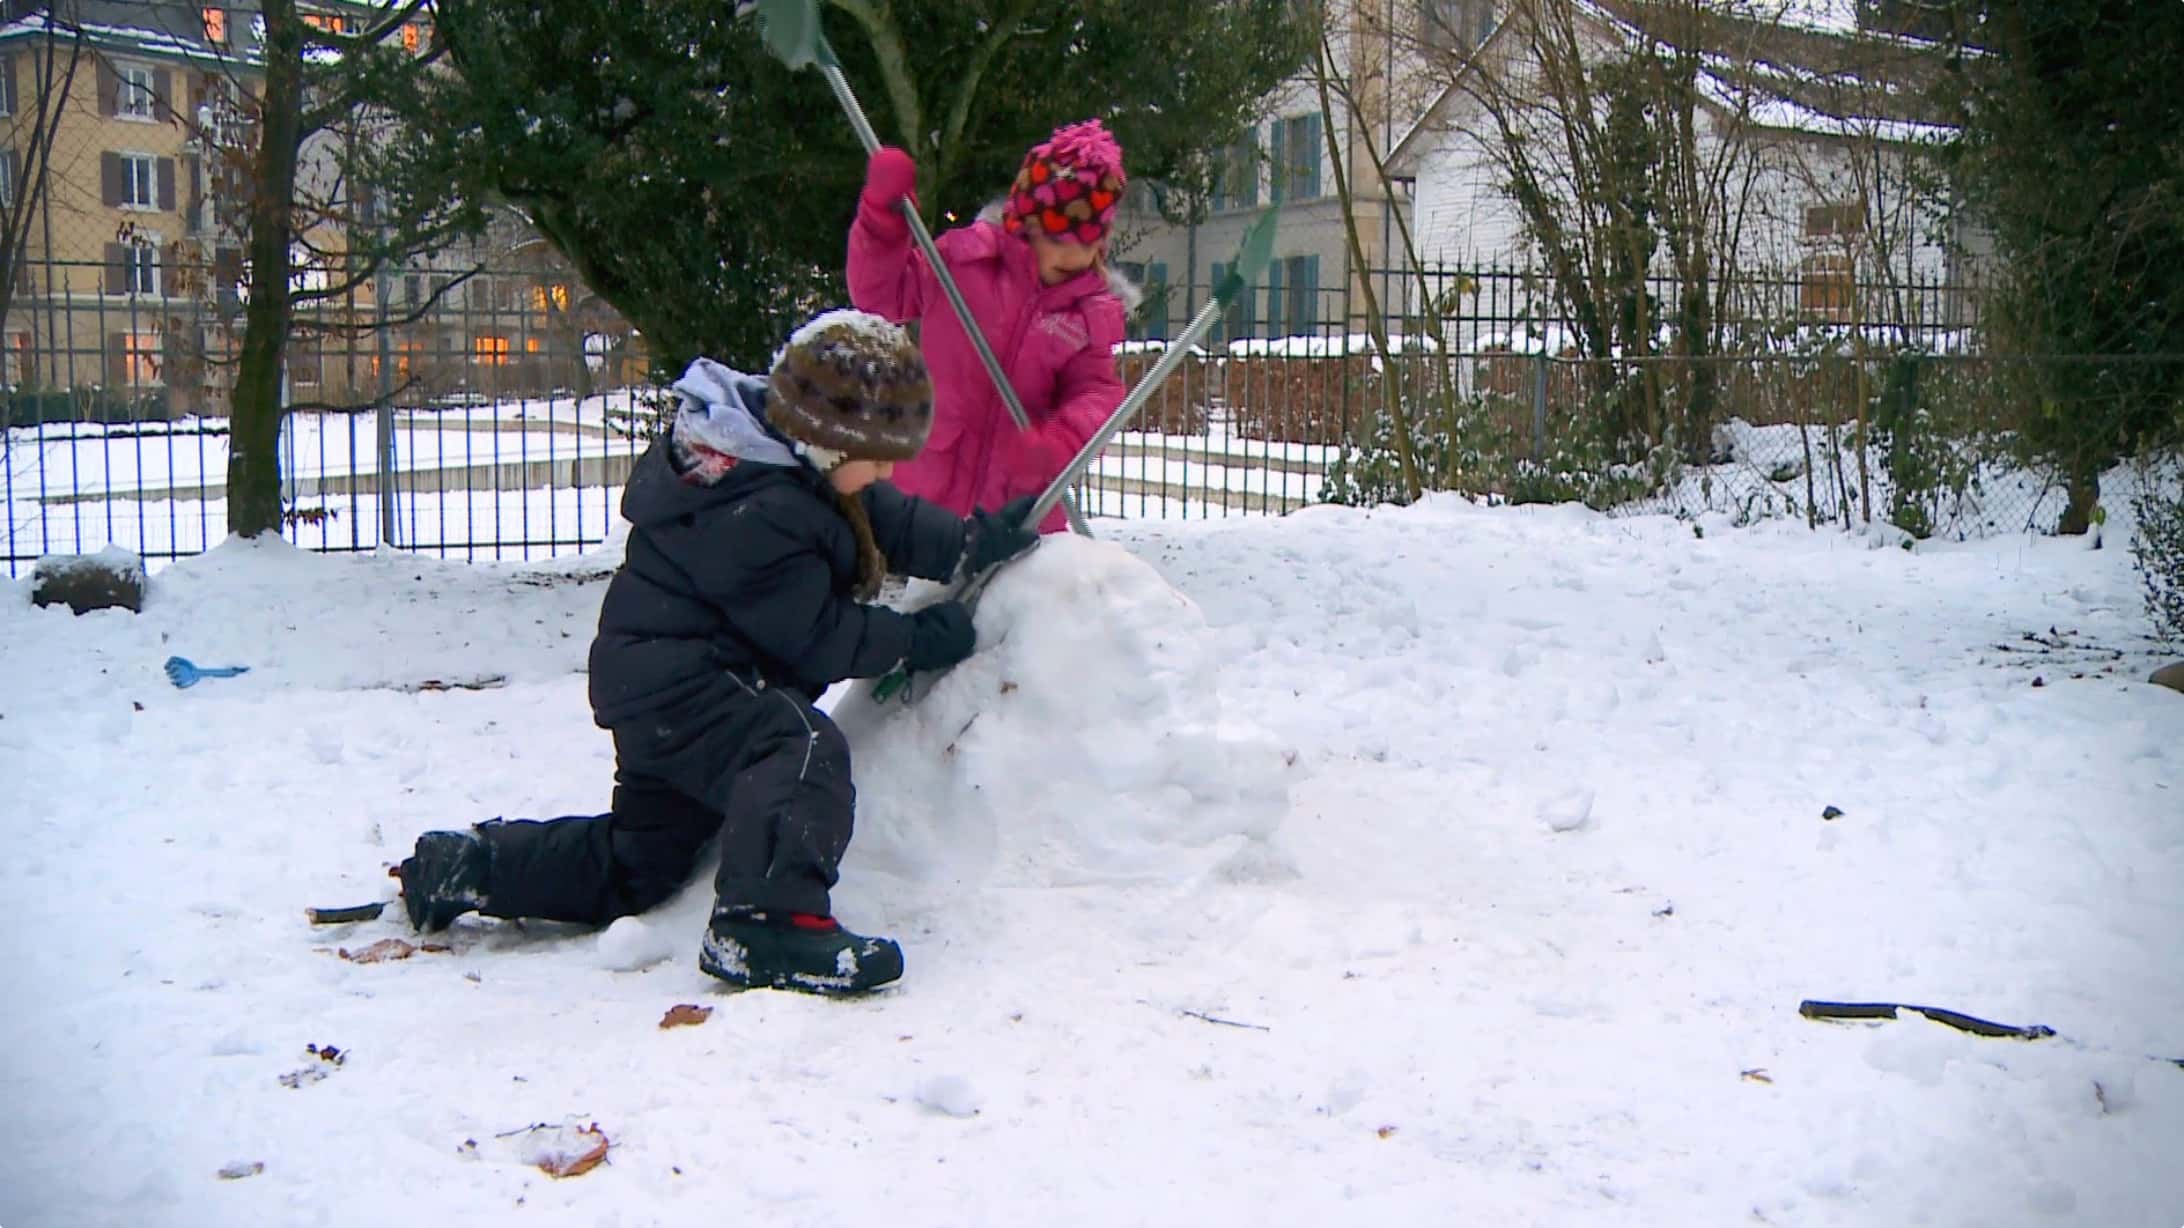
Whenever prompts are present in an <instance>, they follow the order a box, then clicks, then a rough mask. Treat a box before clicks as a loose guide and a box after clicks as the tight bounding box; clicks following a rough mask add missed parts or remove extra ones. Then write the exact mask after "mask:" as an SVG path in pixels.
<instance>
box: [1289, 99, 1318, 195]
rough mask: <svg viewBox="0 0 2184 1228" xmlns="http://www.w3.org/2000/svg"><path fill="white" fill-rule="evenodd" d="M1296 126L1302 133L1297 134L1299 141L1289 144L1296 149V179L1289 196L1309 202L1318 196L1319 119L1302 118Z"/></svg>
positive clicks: (1315, 116) (1316, 117)
mask: <svg viewBox="0 0 2184 1228" xmlns="http://www.w3.org/2000/svg"><path fill="white" fill-rule="evenodd" d="M1298 126H1299V127H1300V128H1302V129H1303V131H1301V132H1299V133H1298V134H1297V135H1298V136H1299V137H1300V138H1301V139H1299V140H1296V141H1293V142H1291V144H1292V147H1293V148H1295V149H1296V159H1297V172H1296V173H1297V179H1296V182H1295V183H1294V184H1292V185H1291V192H1290V194H1291V195H1292V196H1294V197H1296V198H1297V199H1298V200H1310V199H1312V198H1313V197H1315V196H1318V195H1319V160H1320V117H1319V116H1317V115H1307V116H1304V117H1303V120H1302V122H1301V123H1300V124H1299V125H1298Z"/></svg>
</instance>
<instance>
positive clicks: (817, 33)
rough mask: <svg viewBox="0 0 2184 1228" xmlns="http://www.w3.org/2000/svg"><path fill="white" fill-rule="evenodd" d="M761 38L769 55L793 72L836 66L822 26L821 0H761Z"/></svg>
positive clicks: (759, 14) (759, 0)
mask: <svg viewBox="0 0 2184 1228" xmlns="http://www.w3.org/2000/svg"><path fill="white" fill-rule="evenodd" d="M758 36H759V39H760V40H761V41H763V42H764V43H765V44H766V51H767V52H768V54H770V55H772V56H773V57H774V58H775V59H777V60H779V61H781V62H782V63H783V64H786V65H788V66H789V67H790V68H809V67H811V66H812V65H814V64H832V63H834V49H833V48H831V47H829V46H827V36H826V31H825V30H823V29H821V28H820V26H819V0H758Z"/></svg>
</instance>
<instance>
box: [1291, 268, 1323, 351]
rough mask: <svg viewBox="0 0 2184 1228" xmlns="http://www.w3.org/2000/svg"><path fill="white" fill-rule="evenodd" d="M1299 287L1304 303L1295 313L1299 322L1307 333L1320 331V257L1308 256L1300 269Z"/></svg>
mask: <svg viewBox="0 0 2184 1228" xmlns="http://www.w3.org/2000/svg"><path fill="white" fill-rule="evenodd" d="M1298 272H1299V276H1298V277H1297V289H1298V290H1299V291H1300V292H1301V293H1302V297H1303V303H1302V305H1301V306H1299V307H1298V308H1297V310H1296V312H1295V313H1294V314H1295V316H1296V319H1297V323H1298V324H1299V325H1300V326H1301V327H1302V328H1303V330H1304V331H1305V332H1307V333H1311V332H1317V331H1319V302H1320V299H1319V257H1318V256H1306V257H1304V259H1303V261H1302V267H1301V268H1300V269H1299V270H1298Z"/></svg>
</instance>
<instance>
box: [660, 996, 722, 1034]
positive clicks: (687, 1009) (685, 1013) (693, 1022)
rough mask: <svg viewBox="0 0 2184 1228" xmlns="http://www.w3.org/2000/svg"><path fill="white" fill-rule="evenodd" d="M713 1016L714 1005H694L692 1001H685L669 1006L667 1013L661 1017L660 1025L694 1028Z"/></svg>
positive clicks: (664, 1026)
mask: <svg viewBox="0 0 2184 1228" xmlns="http://www.w3.org/2000/svg"><path fill="white" fill-rule="evenodd" d="M712 1017H713V1008H712V1007H710V1006H692V1005H691V1004H690V1003H688V1002H684V1003H680V1004H678V1005H675V1006H670V1007H668V1008H667V1014H666V1015H665V1016H663V1017H662V1018H661V1019H660V1026H661V1027H663V1028H694V1027H696V1026H698V1025H699V1024H701V1023H704V1022H705V1021H706V1020H708V1019H711V1018H712Z"/></svg>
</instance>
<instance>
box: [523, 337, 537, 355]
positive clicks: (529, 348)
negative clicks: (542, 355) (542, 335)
mask: <svg viewBox="0 0 2184 1228" xmlns="http://www.w3.org/2000/svg"><path fill="white" fill-rule="evenodd" d="M523 352H524V353H526V354H536V353H538V338H536V337H525V338H524V339H523Z"/></svg>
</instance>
